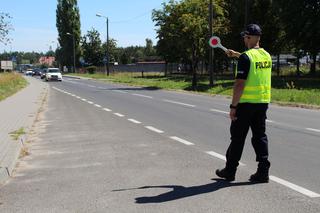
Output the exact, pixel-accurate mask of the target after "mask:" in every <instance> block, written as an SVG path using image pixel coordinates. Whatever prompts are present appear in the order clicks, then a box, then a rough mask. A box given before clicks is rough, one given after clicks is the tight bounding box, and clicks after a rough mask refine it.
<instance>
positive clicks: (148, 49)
mask: <svg viewBox="0 0 320 213" xmlns="http://www.w3.org/2000/svg"><path fill="white" fill-rule="evenodd" d="M144 55H145V56H154V55H155V49H154V47H153V42H152V40H151V39H148V38H147V39H146V48H145V51H144Z"/></svg>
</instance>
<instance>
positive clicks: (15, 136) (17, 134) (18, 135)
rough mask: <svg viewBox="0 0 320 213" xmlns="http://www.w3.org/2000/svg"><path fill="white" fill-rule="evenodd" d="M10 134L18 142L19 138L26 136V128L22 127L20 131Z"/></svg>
mask: <svg viewBox="0 0 320 213" xmlns="http://www.w3.org/2000/svg"><path fill="white" fill-rule="evenodd" d="M9 134H10V136H11V137H12V138H13V139H14V140H15V141H16V140H18V139H19V137H20V136H21V135H24V134H26V132H25V131H24V128H23V127H21V128H20V129H18V130H16V131H13V132H10V133H9Z"/></svg>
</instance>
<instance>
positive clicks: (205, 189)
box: [113, 178, 253, 204]
mask: <svg viewBox="0 0 320 213" xmlns="http://www.w3.org/2000/svg"><path fill="white" fill-rule="evenodd" d="M212 180H214V181H215V182H213V183H208V184H205V185H200V186H190V187H184V186H180V185H163V186H143V187H139V188H131V189H118V190H113V192H119V191H127V190H137V189H151V188H169V189H170V188H171V189H172V191H169V192H165V193H163V194H159V195H156V196H150V197H137V198H135V200H136V203H139V204H144V203H163V202H168V201H172V200H178V199H181V198H185V197H191V196H196V195H200V194H206V193H210V192H215V191H217V190H219V189H222V188H226V187H232V186H243V185H252V184H253V183H251V182H227V181H225V180H223V179H219V178H214V179H212Z"/></svg>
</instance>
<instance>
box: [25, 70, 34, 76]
mask: <svg viewBox="0 0 320 213" xmlns="http://www.w3.org/2000/svg"><path fill="white" fill-rule="evenodd" d="M24 74H25V75H30V76H32V75H33V70H32V69H27V70H26V71H25V73H24Z"/></svg>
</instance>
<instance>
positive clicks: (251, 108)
mask: <svg viewBox="0 0 320 213" xmlns="http://www.w3.org/2000/svg"><path fill="white" fill-rule="evenodd" d="M261 34H262V31H261V28H260V27H259V26H258V25H256V24H249V25H248V26H247V27H246V30H245V31H243V32H242V33H241V36H242V37H243V40H244V44H245V46H246V48H247V49H248V50H247V51H245V52H243V53H239V52H236V51H234V50H228V51H227V55H228V56H229V57H237V58H239V60H238V67H237V73H236V80H235V83H234V87H233V97H232V103H231V105H230V119H231V127H230V133H231V143H230V145H229V148H228V150H227V153H226V159H227V162H226V166H225V168H223V169H218V170H216V175H217V176H219V177H221V178H224V179H226V180H228V181H233V180H234V179H235V174H236V170H237V167H238V165H239V161H240V158H241V155H242V151H243V147H244V143H245V139H246V136H247V133H248V131H249V127H250V128H251V131H252V138H251V142H252V145H253V148H254V151H255V153H256V161H257V162H258V169H257V172H256V173H255V174H253V175H251V177H250V179H249V180H250V181H251V182H262V183H266V182H269V168H270V162H269V161H268V138H267V135H266V133H265V130H266V118H267V116H266V112H267V109H268V104H269V103H270V98H271V67H272V60H271V56H270V54H269V53H268V52H267V51H265V50H264V49H263V48H260V46H259V41H260V36H261Z"/></svg>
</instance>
